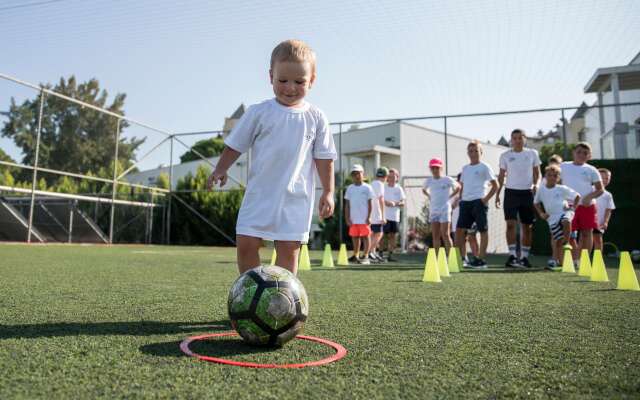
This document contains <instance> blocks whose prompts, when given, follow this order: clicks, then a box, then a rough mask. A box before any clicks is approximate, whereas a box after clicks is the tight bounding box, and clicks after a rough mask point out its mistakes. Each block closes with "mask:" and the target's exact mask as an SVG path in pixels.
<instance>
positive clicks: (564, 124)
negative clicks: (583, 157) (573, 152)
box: [560, 108, 569, 160]
mask: <svg viewBox="0 0 640 400" xmlns="http://www.w3.org/2000/svg"><path fill="white" fill-rule="evenodd" d="M560 115H561V117H560V118H561V120H562V142H563V143H564V149H563V151H562V158H563V159H565V160H566V159H568V158H569V149H568V148H567V121H566V120H565V119H564V108H563V109H561V110H560Z"/></svg>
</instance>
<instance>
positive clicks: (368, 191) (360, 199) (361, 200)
mask: <svg viewBox="0 0 640 400" xmlns="http://www.w3.org/2000/svg"><path fill="white" fill-rule="evenodd" d="M344 198H345V199H347V200H349V218H351V223H352V224H366V223H367V217H368V216H369V200H374V199H375V198H376V195H375V193H373V188H372V187H371V185H369V184H368V183H364V182H362V184H361V185H356V184H355V183H352V184H351V185H349V186H348V187H347V191H346V192H345V194H344ZM374 202H375V200H374ZM371 212H372V213H373V209H372V210H371Z"/></svg>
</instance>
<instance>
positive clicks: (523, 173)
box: [496, 129, 540, 268]
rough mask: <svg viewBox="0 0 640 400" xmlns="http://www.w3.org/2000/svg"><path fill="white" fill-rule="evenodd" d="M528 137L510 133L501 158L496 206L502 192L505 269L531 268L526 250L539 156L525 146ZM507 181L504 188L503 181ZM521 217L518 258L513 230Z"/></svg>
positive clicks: (533, 210) (519, 130)
mask: <svg viewBox="0 0 640 400" xmlns="http://www.w3.org/2000/svg"><path fill="white" fill-rule="evenodd" d="M526 140H527V137H526V136H525V134H524V131H522V130H521V129H514V130H513V132H511V149H510V150H507V151H505V152H504V153H502V155H501V156H500V173H499V174H498V187H499V188H498V195H497V196H496V207H500V191H501V190H502V186H506V189H505V190H504V219H505V220H506V221H507V244H508V245H509V258H508V259H507V262H506V263H505V265H506V266H507V267H512V268H515V267H519V266H523V267H527V268H531V263H530V262H529V250H530V249H531V240H532V236H533V235H532V228H533V223H534V221H535V208H534V207H533V196H534V195H535V192H536V189H537V188H538V181H539V179H540V157H539V156H538V152H537V151H536V150H534V149H527V148H525V147H524V145H525V143H526ZM505 176H506V178H507V182H506V185H505V182H504V178H505ZM518 217H519V218H520V224H521V225H520V226H521V229H520V232H521V235H522V242H521V243H522V247H521V249H520V250H521V256H522V257H521V258H520V259H518V255H517V254H516V228H517V224H518Z"/></svg>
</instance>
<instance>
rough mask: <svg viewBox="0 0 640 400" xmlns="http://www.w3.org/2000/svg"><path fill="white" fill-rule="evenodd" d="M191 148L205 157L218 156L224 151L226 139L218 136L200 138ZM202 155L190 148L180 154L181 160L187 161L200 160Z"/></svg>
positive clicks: (182, 161)
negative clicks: (199, 155)
mask: <svg viewBox="0 0 640 400" xmlns="http://www.w3.org/2000/svg"><path fill="white" fill-rule="evenodd" d="M191 148H192V149H193V150H195V151H197V152H198V153H200V154H202V155H203V156H205V157H216V156H219V155H220V154H221V153H222V150H223V149H224V141H223V139H222V137H220V136H217V137H214V138H211V139H204V140H199V141H197V142H196V144H194V145H193V146H191ZM199 159H200V157H198V156H197V155H196V153H194V152H193V151H191V150H189V151H187V152H186V153H184V154H183V155H181V156H180V162H181V163H186V162H188V161H194V160H199Z"/></svg>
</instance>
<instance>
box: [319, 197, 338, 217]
mask: <svg viewBox="0 0 640 400" xmlns="http://www.w3.org/2000/svg"><path fill="white" fill-rule="evenodd" d="M334 209H335V201H334V200H333V193H331V192H326V193H322V195H321V196H320V201H319V204H318V214H319V215H320V218H323V219H324V218H329V217H330V216H332V215H333V211H334Z"/></svg>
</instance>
